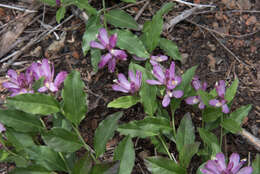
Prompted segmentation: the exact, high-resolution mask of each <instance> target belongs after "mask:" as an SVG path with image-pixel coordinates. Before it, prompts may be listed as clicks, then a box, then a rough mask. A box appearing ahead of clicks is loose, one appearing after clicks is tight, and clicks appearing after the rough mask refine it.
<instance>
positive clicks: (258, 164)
mask: <svg viewBox="0 0 260 174" xmlns="http://www.w3.org/2000/svg"><path fill="white" fill-rule="evenodd" d="M252 167H253V173H252V174H259V171H260V154H259V153H258V154H256V157H255V160H254V161H253V164H252Z"/></svg>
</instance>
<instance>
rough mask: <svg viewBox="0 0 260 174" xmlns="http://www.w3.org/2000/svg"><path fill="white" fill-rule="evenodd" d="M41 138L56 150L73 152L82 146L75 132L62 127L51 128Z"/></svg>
mask: <svg viewBox="0 0 260 174" xmlns="http://www.w3.org/2000/svg"><path fill="white" fill-rule="evenodd" d="M42 138H43V140H44V142H45V144H46V145H48V146H49V147H50V148H52V149H53V150H55V151H57V152H75V151H76V150H79V149H80V148H81V147H82V146H83V144H82V143H81V141H80V140H79V139H78V136H77V135H76V134H74V133H72V132H70V131H68V130H66V129H63V128H52V129H51V130H50V131H48V132H45V133H44V134H43V137H42Z"/></svg>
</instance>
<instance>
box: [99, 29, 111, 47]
mask: <svg viewBox="0 0 260 174" xmlns="http://www.w3.org/2000/svg"><path fill="white" fill-rule="evenodd" d="M98 40H99V41H100V42H101V43H102V45H106V46H107V45H109V39H108V34H107V31H106V29H105V28H101V29H100V30H99V34H98Z"/></svg>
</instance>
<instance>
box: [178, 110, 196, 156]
mask: <svg viewBox="0 0 260 174" xmlns="http://www.w3.org/2000/svg"><path fill="white" fill-rule="evenodd" d="M194 141H195V133H194V126H193V124H192V120H191V116H190V114H189V113H187V114H185V115H184V117H183V118H182V120H181V123H180V126H179V128H178V130H177V134H176V145H177V150H178V152H182V149H183V148H184V145H185V144H193V143H194Z"/></svg>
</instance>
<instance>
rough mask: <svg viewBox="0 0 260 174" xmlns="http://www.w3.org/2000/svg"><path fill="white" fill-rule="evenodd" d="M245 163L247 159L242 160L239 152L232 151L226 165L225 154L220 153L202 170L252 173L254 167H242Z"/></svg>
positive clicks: (214, 173)
mask: <svg viewBox="0 0 260 174" xmlns="http://www.w3.org/2000/svg"><path fill="white" fill-rule="evenodd" d="M244 163H245V161H243V160H241V161H240V157H239V154H237V153H232V154H231V156H230V157H229V163H228V165H227V166H226V162H225V156H224V154H223V153H218V154H217V155H216V158H215V159H214V160H209V161H208V162H207V163H206V164H205V166H204V168H203V169H201V170H200V171H201V172H202V173H204V174H251V173H252V172H253V168H252V167H250V166H248V167H243V168H241V167H242V166H243V164H244Z"/></svg>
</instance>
